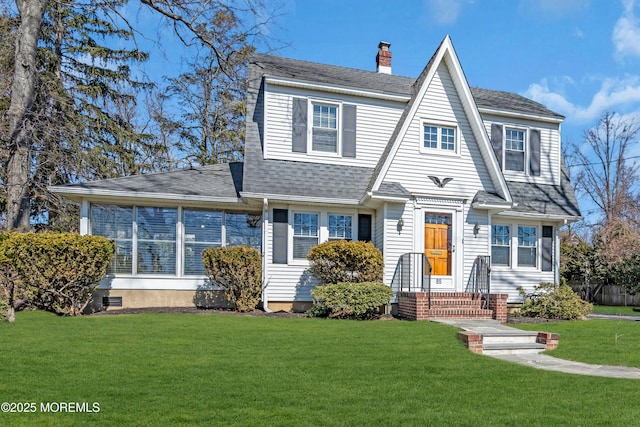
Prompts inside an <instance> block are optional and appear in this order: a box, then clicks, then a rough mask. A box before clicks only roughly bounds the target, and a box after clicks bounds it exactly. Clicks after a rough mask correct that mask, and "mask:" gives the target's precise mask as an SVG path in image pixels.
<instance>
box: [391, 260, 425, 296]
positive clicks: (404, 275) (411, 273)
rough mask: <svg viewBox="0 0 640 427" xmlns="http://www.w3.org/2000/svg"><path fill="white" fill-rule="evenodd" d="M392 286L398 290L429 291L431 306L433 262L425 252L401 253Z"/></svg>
mask: <svg viewBox="0 0 640 427" xmlns="http://www.w3.org/2000/svg"><path fill="white" fill-rule="evenodd" d="M391 288H392V289H393V290H394V291H396V292H398V291H399V292H405V291H406V292H427V293H428V296H427V298H428V304H429V308H431V263H430V262H429V259H428V258H427V257H426V255H425V254H424V253H423V252H408V253H406V254H403V255H400V258H398V263H397V264H396V270H395V272H394V273H393V279H392V280H391Z"/></svg>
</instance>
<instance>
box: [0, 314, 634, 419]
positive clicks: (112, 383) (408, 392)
mask: <svg viewBox="0 0 640 427" xmlns="http://www.w3.org/2000/svg"><path fill="white" fill-rule="evenodd" d="M628 323H631V324H634V323H633V322H628ZM558 325H560V324H558ZM563 325H564V324H563ZM567 325H570V324H567ZM584 325H589V328H583V329H586V330H588V331H589V330H591V328H592V327H593V325H599V326H598V327H601V328H603V330H605V329H606V325H605V323H599V322H596V321H589V322H584ZM634 325H635V326H636V327H637V326H638V325H636V324H634ZM549 326H550V325H548V324H547V325H545V328H546V327H549ZM555 326H556V325H553V327H554V328H555ZM566 327H568V326H566ZM621 327H622V328H624V326H621ZM575 328H576V330H579V329H580V328H579V327H578V326H576V327H575ZM569 331H570V330H569V329H567V330H566V332H562V331H561V332H560V333H561V335H562V338H561V348H562V347H564V346H566V347H570V346H572V345H575V344H576V343H580V338H575V339H570V338H569V337H568V336H565V335H569ZM620 331H621V333H624V334H625V335H623V336H622V337H620V338H619V339H618V342H623V341H625V340H626V339H629V340H632V339H634V337H633V335H630V334H631V332H630V331H629V330H627V329H620ZM456 332H457V331H456V329H455V328H452V327H449V326H446V325H442V324H436V323H430V322H404V321H375V322H358V321H336V320H322V319H305V318H293V319H282V318H265V317H249V316H246V317H245V316H229V315H189V314H140V315H119V316H94V317H84V318H61V317H56V316H54V315H51V314H47V313H41V312H27V313H18V317H17V320H16V323H15V324H12V325H10V324H6V323H3V324H0V378H1V379H0V401H2V402H35V403H37V404H38V405H39V404H40V402H89V404H91V403H92V402H98V403H99V406H100V412H98V413H42V412H40V411H38V412H37V413H0V425H7V426H9V425H10V426H15V425H29V426H34V425H41V426H56V425H89V424H91V425H104V426H115V425H123V426H124V425H148V426H159V425H163V426H164V425H207V426H214V425H215V426H217V425H241V426H244V425H247V426H248V425H251V426H253V425H264V426H272V425H273V426H279V425H284V426H306V425H317V426H333V425H335V426H375V425H381V426H393V425H402V426H405V425H419V426H423V425H433V426H460V425H465V426H483V425H490V426H515V425H517V426H549V425H583V426H586V425H588V426H597V425H638V424H639V423H640V412H639V411H638V408H637V405H636V404H635V403H633V402H637V401H638V400H639V399H640V381H637V380H625V379H611V378H598V377H586V376H578V375H568V374H562V373H556V372H547V371H539V370H535V369H531V368H527V367H524V366H520V365H515V364H510V363H506V362H502V361H499V360H496V359H492V358H489V357H484V356H479V355H475V354H473V353H471V352H470V351H468V350H467V349H465V348H464V347H463V346H462V344H460V343H459V342H458V340H457V338H456ZM600 332H601V331H598V334H600ZM608 333H610V332H608ZM564 340H566V341H564ZM635 340H636V342H637V341H638V340H637V338H635ZM565 343H566V344H565ZM570 343H571V344H570ZM610 346H611V347H613V346H614V344H613V343H612V344H610ZM635 348H636V353H638V352H637V347H635ZM559 350H560V349H559ZM584 351H585V352H587V353H588V352H589V350H588V349H587V350H584Z"/></svg>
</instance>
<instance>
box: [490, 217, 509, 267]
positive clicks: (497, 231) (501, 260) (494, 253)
mask: <svg viewBox="0 0 640 427" xmlns="http://www.w3.org/2000/svg"><path fill="white" fill-rule="evenodd" d="M491 264H493V265H505V266H509V265H511V228H510V227H509V226H508V225H492V226H491Z"/></svg>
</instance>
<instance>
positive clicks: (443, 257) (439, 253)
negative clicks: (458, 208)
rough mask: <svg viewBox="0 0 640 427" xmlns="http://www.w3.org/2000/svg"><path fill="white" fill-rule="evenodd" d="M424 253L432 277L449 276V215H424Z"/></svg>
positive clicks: (428, 213)
mask: <svg viewBox="0 0 640 427" xmlns="http://www.w3.org/2000/svg"><path fill="white" fill-rule="evenodd" d="M424 253H425V255H426V256H427V259H429V262H430V263H431V275H432V276H450V275H451V214H443V213H439V212H426V213H425V214H424Z"/></svg>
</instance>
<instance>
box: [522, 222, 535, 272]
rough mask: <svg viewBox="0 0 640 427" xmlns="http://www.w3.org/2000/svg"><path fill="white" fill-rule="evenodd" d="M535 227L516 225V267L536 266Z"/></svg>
mask: <svg viewBox="0 0 640 427" xmlns="http://www.w3.org/2000/svg"><path fill="white" fill-rule="evenodd" d="M537 247H538V237H537V228H536V227H533V226H518V267H536V266H537Z"/></svg>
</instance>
